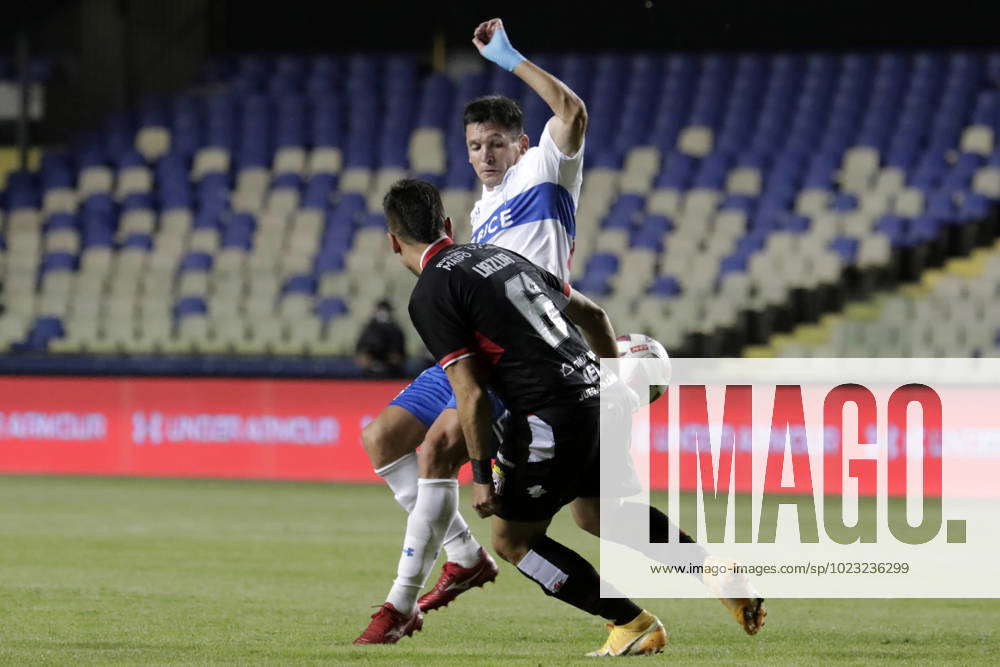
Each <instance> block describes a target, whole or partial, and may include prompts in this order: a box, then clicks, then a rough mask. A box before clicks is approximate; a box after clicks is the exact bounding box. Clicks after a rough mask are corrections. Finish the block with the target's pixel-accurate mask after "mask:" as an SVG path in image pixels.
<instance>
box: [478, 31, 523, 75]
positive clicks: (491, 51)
mask: <svg viewBox="0 0 1000 667" xmlns="http://www.w3.org/2000/svg"><path fill="white" fill-rule="evenodd" d="M483 56H484V57H485V58H486V59H487V60H491V61H493V62H495V63H496V64H497V65H500V67H503V68H504V69H505V70H507V71H508V72H513V71H514V68H515V67H517V66H518V65H520V64H521V63H523V62H524V61H525V60H527V58H525V57H524V56H522V55H521V54H520V53H519V52H518V50H517V49H515V48H514V47H513V46H511V45H510V40H509V39H507V31H506V30H502V29H501V30H497V31H496V32H494V33H493V37H492V39H490V43H489V44H487V45H486V46H485V47H484V48H483Z"/></svg>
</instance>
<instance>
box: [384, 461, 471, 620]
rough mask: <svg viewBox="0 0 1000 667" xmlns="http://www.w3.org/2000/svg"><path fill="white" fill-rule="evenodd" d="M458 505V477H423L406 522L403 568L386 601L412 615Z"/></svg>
mask: <svg viewBox="0 0 1000 667" xmlns="http://www.w3.org/2000/svg"><path fill="white" fill-rule="evenodd" d="M457 508H458V480H455V479H421V480H419V481H418V491H417V502H416V504H415V505H414V506H413V510H412V511H411V512H410V518H409V519H408V520H407V522H406V537H405V538H404V539H403V553H402V555H400V557H399V569H398V570H397V571H396V580H395V581H393V583H392V589H391V590H390V591H389V595H388V597H386V602H390V603H392V606H393V607H395V608H396V610H397V611H399V612H401V613H403V614H406V615H410V614H412V613H413V611H414V610H415V609H416V606H417V596H418V595H419V594H420V589H421V588H423V587H424V583H425V582H426V581H427V575H429V574H430V571H431V568H432V567H433V566H434V561H435V560H437V557H438V552H439V551H440V550H441V541H442V540H443V539H444V534H445V532H446V531H447V529H448V527H449V526H450V525H451V523H452V522H453V521H454V518H455V516H456V511H457Z"/></svg>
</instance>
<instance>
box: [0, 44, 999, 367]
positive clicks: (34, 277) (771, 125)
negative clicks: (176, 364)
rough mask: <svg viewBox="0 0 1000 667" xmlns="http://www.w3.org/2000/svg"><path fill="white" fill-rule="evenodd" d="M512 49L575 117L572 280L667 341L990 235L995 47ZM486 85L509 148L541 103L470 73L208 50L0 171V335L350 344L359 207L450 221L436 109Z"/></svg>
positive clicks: (384, 284)
mask: <svg viewBox="0 0 1000 667" xmlns="http://www.w3.org/2000/svg"><path fill="white" fill-rule="evenodd" d="M536 60H537V61H538V62H539V64H541V65H542V66H543V67H546V68H547V69H549V70H550V71H552V72H553V73H554V74H556V75H557V76H559V77H561V78H563V79H564V80H565V81H566V82H567V83H568V84H569V85H570V86H571V87H573V88H574V90H576V91H577V92H578V93H579V94H580V95H581V97H582V98H583V99H585V100H586V101H587V103H588V109H589V112H590V126H589V129H588V134H587V157H586V161H585V163H586V167H587V168H586V172H585V176H584V187H583V192H582V195H581V200H580V204H579V209H578V215H577V242H576V250H575V255H574V261H573V281H574V284H575V286H576V287H577V288H579V289H581V290H582V291H584V292H586V293H588V294H590V295H591V296H593V297H595V298H596V299H597V300H598V301H599V302H600V303H601V304H602V305H604V306H605V308H606V309H607V310H608V312H609V314H610V315H611V317H612V320H613V321H614V322H615V324H616V327H617V328H618V329H619V330H622V331H642V332H646V333H649V334H651V335H653V336H656V337H657V338H659V339H660V340H662V341H663V342H664V344H665V345H666V346H667V348H668V349H670V350H671V351H672V352H673V353H675V354H680V355H699V354H711V355H716V354H736V353H739V351H740V350H742V349H743V348H744V347H745V346H746V345H748V344H754V343H763V342H765V341H767V340H768V339H769V338H770V336H771V335H772V334H773V333H774V332H781V331H791V330H792V329H793V328H794V327H795V326H796V325H797V324H798V323H801V322H815V321H818V318H820V317H821V316H822V315H823V313H825V312H830V311H834V310H836V309H837V308H839V307H840V306H841V305H842V304H843V303H844V302H845V301H846V300H848V299H852V298H858V297H863V296H864V295H866V294H870V293H871V292H872V291H873V290H875V289H884V288H885V287H887V286H891V285H892V284H894V283H896V282H899V281H905V280H908V279H912V278H913V277H915V276H916V275H919V274H920V273H921V272H922V271H923V270H924V269H925V268H926V267H927V266H934V265H938V264H941V263H942V262H943V261H945V260H946V259H947V257H949V256H951V255H955V254H959V255H960V254H963V253H968V252H969V250H970V249H971V248H972V247H973V246H976V245H982V244H986V243H990V242H991V241H992V240H993V239H994V238H995V237H996V235H997V233H998V229H997V219H996V214H995V205H996V203H997V202H998V201H1000V146H998V144H997V141H996V136H997V132H998V131H1000V54H998V53H992V54H984V53H971V52H953V53H880V54H871V53H865V54H857V53H848V54H840V55H836V54H828V53H813V54H804V55H788V54H775V55H761V54H742V55H732V54H706V55H700V56H694V55H690V54H670V55H654V54H639V55H630V56H621V55H598V56H590V55H586V56H584V55H576V54H564V55H542V56H539V57H537V58H536ZM487 92H498V93H502V94H506V95H509V96H511V97H514V98H516V99H518V100H520V101H521V102H522V105H523V107H524V111H525V119H526V130H527V132H528V134H529V136H530V137H532V143H535V141H536V140H537V136H538V133H539V132H540V131H541V129H542V127H543V125H544V123H545V121H546V120H547V117H548V111H547V109H546V108H545V106H544V104H543V103H542V102H541V100H540V99H538V98H537V96H535V95H533V94H530V92H529V91H528V90H527V89H526V88H525V87H524V85H523V84H522V83H521V82H520V81H519V80H518V79H517V78H516V77H514V76H512V75H510V74H509V73H507V72H505V71H502V70H499V69H496V68H485V67H484V68H483V70H482V71H480V72H467V73H465V74H463V75H461V76H457V77H454V78H452V77H449V76H448V75H447V74H446V73H442V72H427V71H426V70H425V69H424V68H423V67H422V64H421V62H420V60H419V59H418V58H416V57H412V56H406V55H393V56H369V55H355V56H349V57H340V56H319V57H310V58H305V57H293V56H283V57H262V56H240V57H234V58H228V59H223V60H220V61H217V62H213V63H212V64H211V65H210V67H208V69H207V70H206V73H205V75H204V76H203V77H202V79H201V80H200V81H199V82H197V85H196V86H195V87H193V88H192V90H191V91H189V92H188V93H186V94H183V95H178V96H176V97H171V98H150V99H148V100H146V101H144V102H143V103H142V104H141V105H140V107H139V108H138V109H135V110H132V111H129V112H126V113H121V114H117V115H114V116H112V117H110V118H109V119H108V120H107V122H106V123H105V124H104V126H103V127H102V128H100V129H99V130H98V131H95V132H92V133H88V134H85V135H83V136H81V137H79V139H78V141H76V143H75V144H74V145H73V146H72V147H70V148H69V149H67V150H62V151H48V152H46V153H45V155H44V156H43V157H42V160H41V165H40V167H39V169H38V170H37V171H33V172H13V173H11V174H10V175H9V177H8V178H7V181H6V185H5V187H4V189H3V192H2V195H0V277H2V283H3V286H2V292H0V299H2V303H3V306H4V310H3V313H2V315H0V349H3V350H9V351H12V352H20V353H34V354H38V353H61V354H74V353H86V354H92V353H103V354H128V355H150V354H153V355H167V356H177V357H185V356H190V355H201V356H205V355H207V356H216V355H270V356H274V357H276V358H292V357H301V356H302V355H313V356H316V357H326V356H329V355H344V354H350V353H351V352H352V348H353V344H354V340H355V338H356V335H357V333H358V331H359V329H360V327H361V326H362V325H363V323H364V321H365V320H366V319H367V317H368V316H369V314H370V312H371V309H372V306H373V304H374V303H375V302H376V301H377V300H379V299H381V298H388V299H389V300H390V301H392V302H393V303H394V304H395V305H396V306H397V311H398V312H400V313H403V312H405V308H404V307H403V306H404V305H405V303H406V299H407V297H408V294H409V290H410V287H411V286H412V283H413V278H412V276H410V275H409V274H408V273H407V272H406V271H405V270H404V269H403V268H402V267H401V266H399V264H398V262H396V261H394V260H393V258H391V257H390V256H389V254H388V253H387V252H385V236H384V231H385V220H384V217H383V216H382V213H381V197H382V195H383V194H384V192H385V190H386V189H387V188H388V186H389V184H391V183H392V182H393V181H394V180H396V179H397V178H400V177H402V176H404V175H408V174H410V175H416V176H418V177H421V178H425V179H428V180H430V181H432V182H434V183H435V184H436V185H438V186H439V187H440V188H441V189H442V192H443V198H444V201H445V206H446V210H447V212H448V213H449V215H450V216H451V217H452V218H453V219H455V220H457V221H465V220H467V216H468V211H469V210H470V209H471V206H472V203H473V201H474V200H475V199H476V198H477V197H478V189H477V187H476V185H475V182H474V174H473V172H472V170H471V168H470V167H469V165H468V163H467V157H466V152H465V146H464V131H463V128H462V125H461V110H462V107H463V106H464V104H465V102H466V101H468V100H469V99H472V98H474V97H476V96H478V95H480V94H484V93H487ZM463 233H464V234H465V235H467V234H468V227H467V224H466V225H464V226H460V231H459V235H460V236H461V235H462V234H463ZM401 319H402V320H403V324H404V325H405V327H406V328H407V334H408V336H407V338H408V349H409V352H410V353H411V354H418V353H421V352H422V346H421V344H420V341H419V339H418V338H417V336H416V335H415V334H414V332H413V331H412V329H411V328H410V327H409V323H408V322H406V318H405V317H402V318H401Z"/></svg>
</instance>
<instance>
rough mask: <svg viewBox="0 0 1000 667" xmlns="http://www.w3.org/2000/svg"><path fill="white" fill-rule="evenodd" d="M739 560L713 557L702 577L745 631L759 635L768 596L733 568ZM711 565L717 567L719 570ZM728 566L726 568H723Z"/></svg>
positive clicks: (709, 559)
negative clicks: (713, 571)
mask: <svg viewBox="0 0 1000 667" xmlns="http://www.w3.org/2000/svg"><path fill="white" fill-rule="evenodd" d="M736 565H737V563H736V561H733V560H725V559H722V558H714V557H709V558H706V559H705V571H704V573H703V574H702V580H703V581H704V582H705V585H706V586H708V589H709V590H710V591H712V593H714V594H715V596H716V597H718V598H719V601H720V602H722V604H723V605H725V607H726V609H728V610H729V613H730V614H732V615H733V618H735V619H736V622H737V623H739V624H740V627H742V628H743V631H744V632H746V633H747V634H748V635H755V634H757V631H758V630H760V629H761V628H762V627H763V626H764V617H765V616H767V609H765V608H764V598H762V597H761V596H760V593H758V592H757V591H756V590H755V589H754V587H753V586H752V585H751V584H750V580H749V579H748V578H747V575H746V574H745V573H742V572H741V573H739V574H737V573H736V572H734V571H733V568H734V567H735V566H736ZM709 568H713V569H715V570H716V573H715V574H712V572H710V569H709ZM722 569H725V570H726V571H725V572H722V571H721V570H722Z"/></svg>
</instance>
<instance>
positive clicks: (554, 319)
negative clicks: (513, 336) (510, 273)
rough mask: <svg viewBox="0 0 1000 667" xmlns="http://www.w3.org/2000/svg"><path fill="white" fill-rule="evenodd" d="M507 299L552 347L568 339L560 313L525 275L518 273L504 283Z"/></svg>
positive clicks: (566, 329)
mask: <svg viewBox="0 0 1000 667" xmlns="http://www.w3.org/2000/svg"><path fill="white" fill-rule="evenodd" d="M504 289H505V291H506V292H507V298H508V299H510V302H511V303H512V304H514V307H515V308H517V310H518V312H520V313H521V314H522V315H524V319H526V320H528V322H529V323H530V324H531V326H532V327H534V329H535V331H537V332H538V335H539V336H541V337H542V338H543V339H544V340H545V342H546V343H548V344H549V345H551V346H552V347H559V344H560V343H562V342H563V341H564V340H566V339H567V338H569V327H568V326H566V320H564V319H563V316H562V313H560V312H559V309H558V308H556V304H554V303H552V299H550V298H549V297H548V295H547V294H545V292H543V291H542V290H541V289H540V288H539V287H538V284H537V283H535V281H534V280H532V279H531V277H530V276H529V275H528V274H527V273H523V272H522V273H519V274H517V275H516V276H514V277H512V278H510V279H508V280H507V282H506V283H504Z"/></svg>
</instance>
